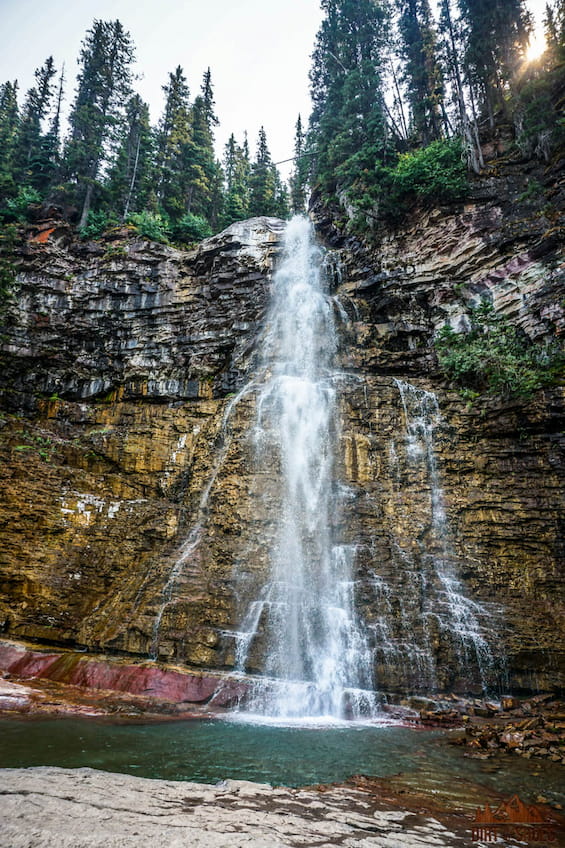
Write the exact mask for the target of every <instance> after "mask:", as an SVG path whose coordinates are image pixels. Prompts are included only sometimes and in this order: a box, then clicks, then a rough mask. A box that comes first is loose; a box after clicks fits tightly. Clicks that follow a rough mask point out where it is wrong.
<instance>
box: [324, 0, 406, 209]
mask: <svg viewBox="0 0 565 848" xmlns="http://www.w3.org/2000/svg"><path fill="white" fill-rule="evenodd" d="M322 10H323V11H324V12H325V17H324V19H323V21H322V25H321V27H320V30H319V31H318V34H317V37H316V45H315V49H314V53H313V56H312V61H313V64H312V70H311V72H310V82H311V94H312V101H313V110H312V116H311V119H310V135H311V138H312V141H313V150H314V151H315V153H316V159H315V176H316V177H317V179H318V180H319V181H320V183H321V185H322V187H323V189H324V190H325V191H327V192H329V193H333V192H334V191H336V190H339V188H340V187H343V188H346V187H348V186H350V185H351V184H352V183H353V182H354V180H355V179H356V177H357V176H358V174H359V173H360V172H362V171H363V170H371V169H372V168H373V167H374V164H375V162H376V161H377V160H378V159H383V158H385V157H386V149H387V124H386V120H385V108H386V107H385V103H384V97H383V86H382V73H381V71H382V64H383V58H384V54H385V40H386V36H387V33H388V24H389V20H388V13H387V10H386V8H385V6H384V5H381V4H380V3H379V2H375V0H322Z"/></svg>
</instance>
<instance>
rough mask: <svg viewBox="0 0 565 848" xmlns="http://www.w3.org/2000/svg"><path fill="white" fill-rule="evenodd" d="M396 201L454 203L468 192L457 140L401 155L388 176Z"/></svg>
mask: <svg viewBox="0 0 565 848" xmlns="http://www.w3.org/2000/svg"><path fill="white" fill-rule="evenodd" d="M392 184H393V189H394V193H395V195H396V196H397V198H398V199H399V200H403V201H406V200H409V199H410V198H419V199H421V200H424V201H425V202H426V203H430V202H431V203H434V204H437V203H456V202H458V201H461V200H463V199H464V198H465V197H466V195H467V193H468V191H469V180H468V175H467V168H466V165H465V163H464V161H463V156H462V148H461V142H460V140H459V139H447V140H443V141H433V142H432V143H431V144H429V145H428V146H427V147H422V148H420V149H419V150H414V151H412V152H410V153H401V154H400V156H399V157H398V164H397V166H396V168H395V169H394V171H393V172H392Z"/></svg>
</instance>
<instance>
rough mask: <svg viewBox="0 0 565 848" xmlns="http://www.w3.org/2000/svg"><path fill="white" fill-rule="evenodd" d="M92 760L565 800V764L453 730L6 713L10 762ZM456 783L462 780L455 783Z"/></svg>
mask: <svg viewBox="0 0 565 848" xmlns="http://www.w3.org/2000/svg"><path fill="white" fill-rule="evenodd" d="M44 765H50V766H61V767H65V768H77V767H84V766H88V767H90V768H96V769H103V770H105V771H111V772H119V773H125V774H133V775H137V776H139V777H151V778H163V779H168V780H193V781H197V782H203V783H215V782H217V781H220V780H223V779H227V778H235V779H243V780H253V781H258V782H262V783H271V784H273V785H281V784H282V785H288V786H304V785H309V784H316V783H333V782H338V781H344V780H346V779H347V778H348V777H350V776H352V775H354V774H365V775H371V776H374V777H393V776H394V775H397V776H398V777H395V778H394V780H395V783H396V785H397V786H400V785H402V786H404V787H405V788H406V787H407V788H408V789H425V791H427V792H431V793H436V794H443V795H449V796H451V797H452V798H453V797H454V793H456V794H457V793H459V796H460V797H459V800H460V801H461V802H462V803H465V802H467V804H468V805H471V806H472V805H473V804H475V803H476V801H478V802H480V801H481V800H482V801H483V803H484V800H485V799H486V798H487V797H488V792H489V791H494V792H496V793H498V794H502V795H510V794H513V793H515V792H517V793H518V794H520V796H521V797H522V798H523V800H529V801H536V800H537V797H538V795H543V796H544V797H545V798H547V799H548V800H549V801H551V802H561V803H563V802H565V797H564V796H565V793H564V792H563V769H562V767H557V766H553V765H552V764H548V763H539V762H538V763H533V762H532V761H527V760H522V759H520V758H518V757H510V756H509V757H507V758H506V759H504V760H500V761H497V762H494V761H491V760H487V761H479V760H473V759H468V758H465V757H463V751H462V750H461V749H460V748H458V747H455V746H453V745H449V744H446V742H445V733H443V732H440V731H422V730H416V729H411V728H406V727H400V726H395V725H392V726H384V727H378V726H367V725H358V726H356V725H348V726H338V727H325V728H324V727H319V728H317V727H277V726H270V725H263V724H247V723H244V722H241V721H239V722H229V721H182V722H180V721H179V722H164V723H153V724H116V723H111V722H109V721H107V720H93V719H88V720H85V719H68V718H64V719H63V718H53V719H4V720H0V767H2V768H6V767H11V768H14V767H22V766H23V767H27V766H44ZM455 784H456V785H457V789H455Z"/></svg>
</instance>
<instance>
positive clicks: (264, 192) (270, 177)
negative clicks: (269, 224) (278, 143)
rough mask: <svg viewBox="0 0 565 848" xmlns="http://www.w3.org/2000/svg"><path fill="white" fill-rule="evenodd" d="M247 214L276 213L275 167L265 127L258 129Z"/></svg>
mask: <svg viewBox="0 0 565 848" xmlns="http://www.w3.org/2000/svg"><path fill="white" fill-rule="evenodd" d="M249 184H250V189H251V193H250V201H249V214H250V215H252V216H253V217H254V216H256V215H276V193H277V183H276V169H275V168H274V166H273V160H272V159H271V154H270V152H269V147H268V144H267V134H266V132H265V128H264V127H261V128H260V130H259V137H258V139H257V155H256V157H255V161H254V162H253V164H252V166H251V177H250V181H249Z"/></svg>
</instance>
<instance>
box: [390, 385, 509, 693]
mask: <svg viewBox="0 0 565 848" xmlns="http://www.w3.org/2000/svg"><path fill="white" fill-rule="evenodd" d="M394 382H395V384H396V387H397V388H398V391H399V393H400V399H401V403H402V409H403V412H404V420H405V428H406V430H405V441H406V457H407V461H408V464H409V465H411V466H412V467H418V466H420V467H421V468H422V469H423V470H424V475H425V478H427V487H428V491H429V514H430V528H429V532H430V535H429V539H428V541H427V545H426V551H425V552H424V556H423V561H424V565H425V564H426V563H427V564H428V565H429V566H430V567H429V573H428V575H427V578H426V579H427V581H428V582H429V584H430V585H429V589H428V595H429V599H430V603H429V609H428V610H427V611H426V610H425V611H424V616H425V617H428V618H429V617H433V618H434V619H435V621H436V622H437V623H438V625H439V630H440V633H442V634H443V635H444V637H448V638H449V640H450V641H451V643H452V649H453V651H454V653H455V658H456V662H457V664H458V665H459V668H460V670H461V672H462V673H465V674H467V675H468V676H469V677H471V676H472V674H473V670H475V672H476V673H477V674H478V680H479V682H480V684H481V687H482V688H483V690H486V689H488V688H489V685H492V683H493V681H494V679H495V678H496V676H497V673H498V672H499V671H500V666H501V665H502V664H503V661H501V659H500V657H499V658H498V667H495V666H496V664H495V660H494V656H493V653H492V650H491V648H490V644H489V639H490V637H492V632H489V626H488V625H489V623H490V624H492V622H489V617H490V611H488V610H487V609H486V608H485V607H484V606H482V605H481V604H479V603H477V602H476V601H473V600H471V599H470V598H468V597H467V596H466V594H465V590H464V587H463V584H462V582H461V580H460V579H459V578H458V576H457V574H456V569H455V559H456V557H455V554H454V551H453V547H452V540H451V534H450V529H449V525H448V521H447V517H446V513H445V507H444V494H443V489H442V486H441V482H440V476H439V471H438V467H437V461H436V455H435V445H434V439H435V429H436V427H437V426H438V424H439V423H440V422H441V416H440V411H439V406H438V402H437V398H436V396H435V394H433V392H429V391H426V390H424V389H420V388H417V387H416V386H413V385H411V384H410V383H406V382H404V381H402V380H395V381H394Z"/></svg>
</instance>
